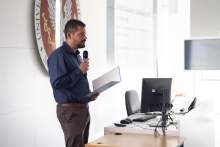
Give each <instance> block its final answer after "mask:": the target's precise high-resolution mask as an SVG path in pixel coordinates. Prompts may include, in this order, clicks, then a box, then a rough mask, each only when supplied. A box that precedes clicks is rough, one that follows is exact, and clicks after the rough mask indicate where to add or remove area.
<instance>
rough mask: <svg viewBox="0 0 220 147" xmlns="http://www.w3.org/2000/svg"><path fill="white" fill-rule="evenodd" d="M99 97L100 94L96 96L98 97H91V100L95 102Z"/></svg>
mask: <svg viewBox="0 0 220 147" xmlns="http://www.w3.org/2000/svg"><path fill="white" fill-rule="evenodd" d="M99 95H100V94H96V95H93V96H91V97H90V98H91V101H95V100H96V99H97V97H98V96H99Z"/></svg>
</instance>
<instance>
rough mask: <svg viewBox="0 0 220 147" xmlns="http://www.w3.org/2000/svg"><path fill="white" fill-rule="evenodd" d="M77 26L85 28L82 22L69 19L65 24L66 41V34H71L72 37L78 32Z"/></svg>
mask: <svg viewBox="0 0 220 147" xmlns="http://www.w3.org/2000/svg"><path fill="white" fill-rule="evenodd" d="M78 26H81V27H85V26H86V25H85V24H84V23H83V22H82V21H80V20H76V19H71V20H69V21H68V22H67V23H66V26H65V29H64V31H65V37H66V39H67V33H68V32H71V33H73V35H74V34H75V32H76V31H78Z"/></svg>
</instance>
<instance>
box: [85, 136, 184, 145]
mask: <svg viewBox="0 0 220 147" xmlns="http://www.w3.org/2000/svg"><path fill="white" fill-rule="evenodd" d="M185 140H186V138H185V137H179V136H161V135H157V136H154V135H147V134H127V133H122V135H115V133H109V134H107V135H105V136H103V137H101V138H99V139H96V140H94V141H92V142H90V143H88V144H86V145H85V147H181V146H183V143H184V141H185Z"/></svg>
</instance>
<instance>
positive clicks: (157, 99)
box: [141, 78, 172, 113]
mask: <svg viewBox="0 0 220 147" xmlns="http://www.w3.org/2000/svg"><path fill="white" fill-rule="evenodd" d="M171 83H172V78H143V80H142V94H141V113H146V112H155V111H162V110H164V109H165V107H163V104H166V105H167V104H168V105H169V104H170V103H171V98H170V97H171Z"/></svg>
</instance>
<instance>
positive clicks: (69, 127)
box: [57, 104, 90, 147]
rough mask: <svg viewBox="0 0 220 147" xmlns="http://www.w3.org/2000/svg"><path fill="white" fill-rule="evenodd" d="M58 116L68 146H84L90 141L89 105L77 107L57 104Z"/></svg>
mask: <svg viewBox="0 0 220 147" xmlns="http://www.w3.org/2000/svg"><path fill="white" fill-rule="evenodd" d="M57 118H58V120H59V122H60V124H61V127H62V130H63V132H64V137H65V143H66V147H84V144H86V143H88V137H89V125H90V113H89V107H87V108H75V107H65V106H60V105H59V104H57Z"/></svg>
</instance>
